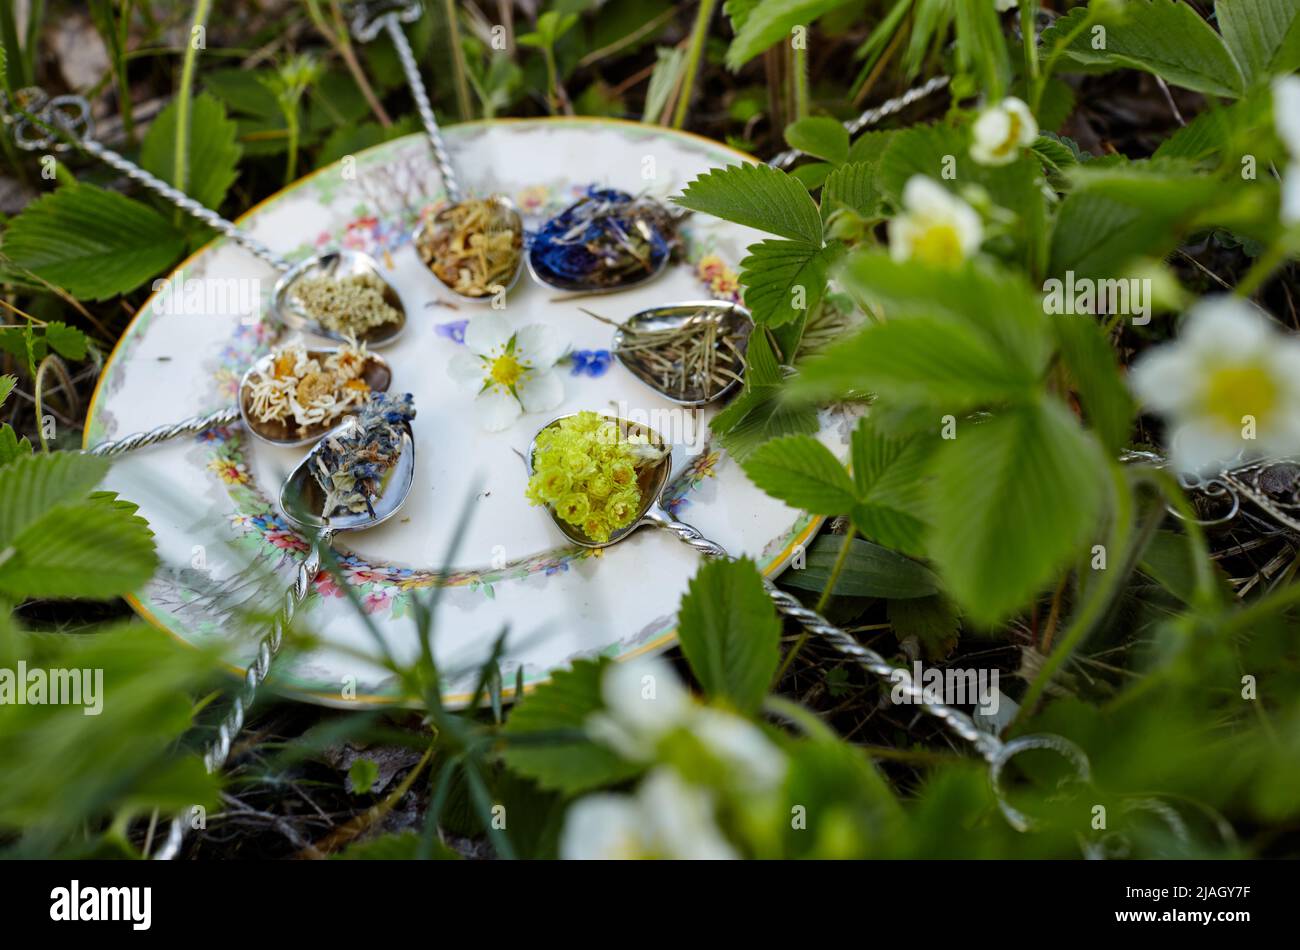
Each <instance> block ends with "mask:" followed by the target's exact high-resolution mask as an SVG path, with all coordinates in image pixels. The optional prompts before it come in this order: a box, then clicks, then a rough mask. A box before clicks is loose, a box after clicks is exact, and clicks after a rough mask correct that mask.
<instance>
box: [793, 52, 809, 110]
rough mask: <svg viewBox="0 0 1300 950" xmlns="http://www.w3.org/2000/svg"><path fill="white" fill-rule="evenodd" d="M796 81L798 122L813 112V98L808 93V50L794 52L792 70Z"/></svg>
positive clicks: (795, 98) (795, 97) (795, 103)
mask: <svg viewBox="0 0 1300 950" xmlns="http://www.w3.org/2000/svg"><path fill="white" fill-rule="evenodd" d="M791 77H792V78H793V80H794V120H795V121H796V122H798V121H799V120H800V119H802V118H804V117H805V116H806V115H808V113H810V112H811V111H812V97H811V96H810V95H809V92H808V50H807V48H806V47H796V48H795V50H794V68H793V69H792V70H791Z"/></svg>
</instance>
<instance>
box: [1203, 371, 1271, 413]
mask: <svg viewBox="0 0 1300 950" xmlns="http://www.w3.org/2000/svg"><path fill="white" fill-rule="evenodd" d="M1201 399H1202V410H1203V411H1204V413H1205V415H1206V416H1208V417H1209V418H1211V419H1213V420H1215V421H1216V422H1219V423H1221V424H1222V425H1223V426H1224V427H1225V428H1233V429H1235V428H1239V427H1240V426H1241V425H1242V424H1243V423H1242V418H1243V417H1244V416H1253V417H1254V419H1255V422H1256V423H1259V422H1261V421H1262V420H1264V419H1265V418H1267V417H1268V416H1269V415H1270V414H1271V413H1272V412H1273V411H1274V410H1275V409H1276V408H1277V404H1278V402H1279V400H1280V399H1281V393H1280V392H1279V391H1278V385H1277V381H1276V380H1274V379H1273V377H1272V376H1270V375H1269V373H1268V370H1267V369H1266V368H1265V367H1263V366H1260V365H1259V364H1258V363H1236V364H1230V365H1227V366H1222V367H1219V368H1218V369H1214V370H1211V372H1210V374H1209V376H1208V378H1207V379H1206V380H1205V388H1204V390H1203V391H1202V393H1201Z"/></svg>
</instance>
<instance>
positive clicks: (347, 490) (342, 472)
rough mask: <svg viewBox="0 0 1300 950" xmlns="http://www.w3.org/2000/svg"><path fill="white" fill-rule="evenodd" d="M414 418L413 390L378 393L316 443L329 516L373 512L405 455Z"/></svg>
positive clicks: (315, 471) (316, 469) (316, 470)
mask: <svg viewBox="0 0 1300 950" xmlns="http://www.w3.org/2000/svg"><path fill="white" fill-rule="evenodd" d="M414 418H415V397H414V396H412V395H411V394H410V393H406V394H405V395H402V396H398V395H395V394H393V393H375V394H374V395H372V396H371V397H370V400H369V401H368V402H366V403H365V405H363V406H362V407H361V408H360V409H359V410H358V411H357V412H356V414H355V415H352V416H350V417H349V418H348V420H347V422H346V423H345V424H344V425H343V426H340V427H339V428H338V429H336V430H335V431H334V432H332V433H331V434H330V435H328V436H326V437H325V438H324V439H322V440H321V441H320V442H319V443H317V445H316V448H314V449H312V453H311V459H312V465H311V472H312V475H313V476H314V477H315V478H316V483H317V484H318V485H320V487H321V489H322V490H323V491H324V492H325V505H324V508H323V510H322V512H321V514H322V515H323V516H324V517H325V518H329V517H331V516H333V515H336V514H338V513H340V512H344V511H346V512H352V513H353V514H361V513H362V512H366V513H368V514H369V515H371V516H372V517H373V516H374V513H375V509H374V504H373V502H374V499H376V498H378V497H379V496H380V495H381V494H383V480H384V477H385V476H386V475H387V474H388V473H389V472H390V471H391V470H392V468H393V466H394V465H395V464H396V463H397V460H398V458H399V457H400V456H401V454H402V434H403V428H404V426H405V424H406V423H408V422H410V421H411V420H412V419H414Z"/></svg>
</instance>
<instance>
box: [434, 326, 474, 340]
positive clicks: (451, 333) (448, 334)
mask: <svg viewBox="0 0 1300 950" xmlns="http://www.w3.org/2000/svg"><path fill="white" fill-rule="evenodd" d="M467 326H469V321H468V320H453V321H452V322H451V323H438V324H435V325H434V329H435V330H437V331H438V336H440V337H445V338H446V339H448V340H451V342H453V343H464V342H465V328H466V327H467Z"/></svg>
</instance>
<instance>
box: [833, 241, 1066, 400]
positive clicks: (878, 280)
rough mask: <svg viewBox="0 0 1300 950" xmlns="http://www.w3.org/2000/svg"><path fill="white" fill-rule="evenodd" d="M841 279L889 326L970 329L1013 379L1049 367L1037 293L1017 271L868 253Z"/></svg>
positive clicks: (850, 265) (850, 261)
mask: <svg viewBox="0 0 1300 950" xmlns="http://www.w3.org/2000/svg"><path fill="white" fill-rule="evenodd" d="M839 275H840V279H841V281H842V282H843V284H844V286H845V287H846V288H847V289H848V290H850V291H851V292H852V293H854V294H855V295H856V296H857V297H858V298H859V299H860V300H864V301H867V302H870V303H872V304H874V305H875V306H877V307H878V308H880V310H881V311H883V313H884V316H885V319H886V320H896V319H900V318H904V317H937V318H942V319H945V320H953V321H957V322H959V323H962V324H963V325H965V326H968V327H970V328H971V329H972V330H973V331H975V332H976V333H978V334H979V335H980V336H981V337H983V338H984V339H986V340H987V341H988V343H989V345H990V346H991V347H992V348H993V349H994V350H996V351H997V352H999V353H1001V354H1003V357H1004V358H1005V359H1006V361H1007V371H1008V374H1009V375H1011V376H1016V377H1021V378H1028V377H1031V376H1032V377H1038V376H1039V375H1040V374H1041V373H1042V371H1043V368H1044V367H1045V365H1046V362H1047V358H1048V356H1049V352H1050V348H1049V343H1048V327H1047V324H1046V320H1045V318H1044V316H1043V307H1042V303H1041V302H1040V300H1039V295H1038V291H1037V289H1036V288H1033V287H1031V286H1030V285H1029V284H1028V283H1027V282H1026V281H1025V280H1024V278H1023V277H1022V276H1021V275H1019V274H1017V273H1015V272H1013V271H1008V270H1004V269H1002V268H999V267H993V266H987V265H984V264H979V263H974V262H972V263H969V264H967V265H966V266H964V267H960V268H955V269H946V268H942V267H935V266H930V265H926V264H924V263H922V262H920V261H901V262H900V261H895V260H893V259H892V258H891V257H890V256H889V255H887V254H883V253H878V252H872V251H865V252H859V253H858V254H855V255H854V256H853V257H851V258H849V259H848V260H847V261H846V262H845V266H844V267H842V268H841V269H840V271H839Z"/></svg>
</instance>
